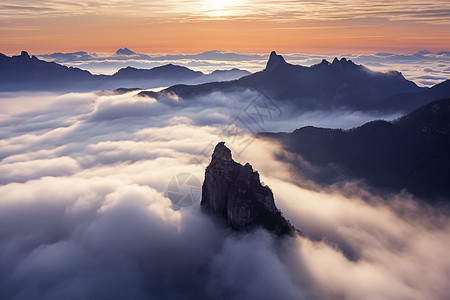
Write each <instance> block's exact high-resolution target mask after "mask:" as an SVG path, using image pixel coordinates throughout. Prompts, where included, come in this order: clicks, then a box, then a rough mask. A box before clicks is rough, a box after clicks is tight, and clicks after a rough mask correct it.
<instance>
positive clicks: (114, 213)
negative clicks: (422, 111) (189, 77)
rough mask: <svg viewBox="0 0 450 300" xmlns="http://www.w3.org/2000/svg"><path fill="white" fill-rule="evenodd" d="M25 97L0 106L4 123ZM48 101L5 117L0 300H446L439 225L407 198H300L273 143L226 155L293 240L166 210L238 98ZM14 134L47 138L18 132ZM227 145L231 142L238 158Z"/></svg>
mask: <svg viewBox="0 0 450 300" xmlns="http://www.w3.org/2000/svg"><path fill="white" fill-rule="evenodd" d="M247 96H248V95H245V97H244V98H245V99H247ZM20 97H24V96H23V95H16V97H14V96H13V95H11V96H10V98H4V99H2V101H3V102H4V103H6V104H7V106H5V107H12V106H8V105H10V104H8V103H13V102H14V101H16V99H18V98H20ZM26 97H29V99H30V100H32V101H35V100H36V101H37V100H39V99H40V97H41V96H40V95H35V97H33V98H32V97H30V96H26ZM233 97H235V98H233ZM45 98H46V99H47V100H48V102H45V103H43V104H42V106H36V107H29V108H28V109H26V110H25V109H21V110H20V111H19V112H18V113H16V112H15V109H13V108H11V109H8V110H5V112H4V118H3V123H2V124H4V125H2V127H1V130H0V132H1V134H2V136H3V137H4V138H2V145H1V149H2V160H1V161H0V175H1V176H0V177H1V179H2V182H1V185H0V298H2V299H62V298H64V299H80V298H83V299H111V298H133V299H148V298H152V299H180V298H185V299H211V298H214V299H254V298H255V297H257V298H259V299H273V298H274V297H281V298H283V299H336V298H339V297H342V298H345V299H370V298H373V299H424V298H427V297H430V298H433V299H446V298H448V295H450V290H449V288H448V284H447V280H446V279H447V278H449V276H450V261H449V260H448V259H447V255H446V251H447V250H448V248H449V247H450V238H449V236H450V235H449V233H450V227H449V225H448V224H449V223H448V217H447V216H445V215H442V214H440V213H439V212H438V211H436V210H435V209H433V208H419V207H418V206H417V205H416V204H415V202H414V199H411V197H410V196H408V195H391V196H389V197H388V198H387V199H385V198H382V197H381V196H376V195H372V194H370V193H369V192H367V191H364V190H362V189H360V188H359V187H358V186H355V185H353V184H352V183H347V185H343V186H334V187H330V188H328V189H324V190H322V191H320V192H317V191H314V189H307V188H305V187H302V186H305V185H303V184H302V182H298V180H299V179H298V178H297V177H296V176H295V174H292V173H291V172H290V170H289V166H288V165H286V164H285V163H283V162H281V161H278V160H277V159H276V158H275V157H276V153H278V152H279V151H281V149H280V148H279V146H278V145H276V144H273V143H268V142H265V141H263V140H252V143H251V144H249V146H248V147H247V148H246V149H245V150H244V151H242V152H241V153H240V154H239V155H237V154H236V153H234V154H233V155H234V158H235V159H236V160H237V161H240V162H242V163H245V162H247V161H248V162H250V163H251V164H252V165H253V166H254V169H256V170H258V171H259V172H260V174H261V179H262V180H263V181H264V182H265V183H266V184H268V185H269V186H270V187H271V188H272V190H273V191H274V194H275V197H276V202H277V205H278V207H279V208H281V209H282V211H283V213H284V215H285V216H286V217H288V219H290V220H291V221H292V222H293V224H295V225H296V226H297V227H298V228H299V229H300V230H302V231H303V232H304V236H303V237H298V238H296V239H286V240H279V239H276V238H275V237H273V236H272V235H270V234H268V233H267V232H265V231H263V230H257V231H253V232H250V233H245V234H240V235H239V234H236V233H232V232H230V230H228V229H226V228H225V227H224V226H223V224H220V223H219V222H216V220H213V219H211V218H209V217H208V216H206V215H204V214H203V213H201V211H200V209H199V207H198V206H193V207H190V208H187V209H181V210H174V209H173V208H172V206H171V201H170V200H169V199H168V198H167V197H166V196H165V192H166V188H167V184H168V182H169V181H170V179H171V178H172V177H173V176H175V175H177V174H179V173H185V172H187V173H192V174H194V175H195V176H196V177H198V178H199V179H200V180H202V179H203V174H204V165H203V164H202V163H204V162H205V161H207V160H208V159H209V156H210V154H211V150H212V149H211V148H210V145H212V146H214V145H215V143H217V142H218V141H219V140H221V139H223V138H224V136H223V127H224V126H226V125H227V124H228V122H229V120H228V119H227V116H228V118H229V119H230V120H232V119H233V118H234V117H236V116H238V115H239V113H241V112H242V109H240V107H242V106H244V105H245V103H243V102H242V101H244V100H243V99H242V98H240V97H238V96H237V95H235V96H232V97H231V98H227V99H223V98H222V97H221V95H216V96H214V97H209V98H208V99H198V102H196V104H195V105H194V104H192V105H190V106H189V107H185V106H183V105H180V106H171V105H168V104H161V103H157V102H154V101H151V100H149V99H145V98H144V99H142V98H136V97H135V96H133V94H127V95H122V96H100V95H95V94H75V95H74V94H68V95H62V96H61V95H45ZM46 103H47V104H46ZM143 107H144V108H145V109H143V113H142V114H140V113H139V114H136V113H135V112H137V111H138V110H139V109H142V108H143ZM233 107H234V109H233ZM119 108H120V109H119ZM122 108H124V110H122ZM115 109H117V110H115ZM46 112H48V114H47V113H46ZM119 112H120V114H119ZM155 112H157V113H155ZM204 114H207V115H208V116H205V115H204ZM209 115H211V116H212V117H210V116H209ZM98 116H102V117H101V118H100V117H98ZM105 116H108V117H105ZM111 116H113V117H111ZM25 118H28V120H30V124H33V123H42V122H44V123H45V124H46V126H44V127H39V126H38V127H37V128H34V127H33V126H22V127H20V129H15V124H17V122H19V121H18V120H24V119H25ZM312 119H313V117H311V120H312ZM35 120H39V121H35ZM50 121H52V122H50ZM20 122H22V121H20ZM285 122H287V121H285ZM293 122H294V124H297V123H296V122H297V121H296V120H295V119H294V121H293ZM285 125H287V124H285ZM285 125H283V126H285ZM268 126H273V127H276V126H278V125H277V124H276V122H274V124H270V123H268ZM291 126H294V125H291ZM225 138H227V137H225ZM235 138H236V139H231V138H229V139H228V140H226V141H227V143H228V145H229V146H234V147H235V148H239V147H238V144H233V143H235V142H237V141H239V139H238V137H235ZM240 138H244V140H246V139H245V138H250V139H252V137H251V136H245V137H240ZM4 149H8V150H4Z"/></svg>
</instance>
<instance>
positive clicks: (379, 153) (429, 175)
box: [261, 98, 450, 200]
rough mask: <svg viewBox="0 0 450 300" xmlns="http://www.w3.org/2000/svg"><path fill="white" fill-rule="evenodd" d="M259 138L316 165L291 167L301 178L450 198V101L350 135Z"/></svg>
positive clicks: (329, 132) (310, 130)
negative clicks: (362, 182) (359, 183)
mask: <svg viewBox="0 0 450 300" xmlns="http://www.w3.org/2000/svg"><path fill="white" fill-rule="evenodd" d="M261 137H266V138H270V139H276V140H278V141H280V142H281V143H282V144H283V145H284V146H285V147H286V149H287V150H289V151H291V152H293V153H297V154H300V155H301V156H302V157H303V158H304V159H305V160H306V161H307V162H309V163H311V164H313V165H314V166H316V167H317V169H315V170H314V168H312V169H313V171H311V169H310V170H307V169H308V168H307V167H306V165H305V164H303V163H301V161H296V162H293V163H294V165H296V166H297V167H298V170H299V171H300V173H303V175H306V176H308V177H309V178H311V179H313V180H315V181H317V182H319V183H322V184H332V183H336V182H339V181H342V180H347V179H349V178H352V179H363V180H365V181H366V182H367V183H369V184H370V185H372V186H374V187H377V188H382V189H385V190H387V191H395V192H399V191H401V190H402V189H406V190H407V191H409V192H411V193H413V194H415V195H417V196H420V197H424V198H426V199H430V200H439V199H447V200H449V199H450V188H449V187H450V177H449V175H448V174H450V98H445V99H440V100H436V101H433V102H431V103H429V104H426V105H424V106H422V107H420V108H419V109H417V110H415V111H413V112H411V113H409V114H407V115H406V116H404V117H402V118H400V119H397V120H395V121H392V122H387V121H373V122H369V123H366V124H364V125H362V126H360V127H357V128H353V129H350V130H341V129H325V128H315V127H311V126H308V127H304V128H300V129H297V130H295V131H294V132H292V133H263V134H261ZM291 158H292V157H291ZM291 158H287V157H284V159H287V160H289V161H291V162H292V160H291ZM308 172H309V173H308Z"/></svg>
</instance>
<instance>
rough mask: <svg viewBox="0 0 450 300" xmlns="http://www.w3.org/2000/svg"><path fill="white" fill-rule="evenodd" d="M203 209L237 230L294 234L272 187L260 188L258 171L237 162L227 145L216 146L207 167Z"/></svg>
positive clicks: (248, 165) (222, 143) (261, 186)
mask: <svg viewBox="0 0 450 300" xmlns="http://www.w3.org/2000/svg"><path fill="white" fill-rule="evenodd" d="M201 207H202V208H203V210H204V211H206V212H207V213H209V214H212V215H217V216H220V217H223V218H224V219H226V220H227V222H228V225H229V226H230V227H231V228H233V229H236V230H245V229H250V228H253V227H255V226H262V227H264V228H266V229H268V230H270V231H272V232H274V233H276V234H279V235H284V234H292V233H293V232H294V231H295V228H294V227H293V226H292V225H291V224H290V223H289V221H287V220H286V219H285V218H284V217H283V216H282V214H281V212H280V211H279V210H278V209H277V207H276V206H275V202H274V198H273V194H272V191H271V190H270V188H269V187H267V186H263V185H261V182H260V179H259V174H258V172H255V171H253V168H252V166H251V165H250V164H249V163H247V164H245V166H243V165H241V164H239V163H237V162H235V161H234V160H233V159H232V157H231V151H230V149H228V148H227V147H226V146H225V143H224V142H220V143H218V144H217V146H216V148H215V149H214V153H213V155H212V159H211V163H210V164H209V166H208V167H206V173H205V181H204V182H203V187H202V202H201Z"/></svg>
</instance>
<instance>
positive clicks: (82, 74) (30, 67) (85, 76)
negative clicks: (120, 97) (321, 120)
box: [0, 48, 250, 91]
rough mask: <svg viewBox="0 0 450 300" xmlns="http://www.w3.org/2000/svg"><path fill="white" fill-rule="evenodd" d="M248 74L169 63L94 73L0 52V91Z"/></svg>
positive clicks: (84, 87) (108, 86) (164, 83)
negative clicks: (105, 73) (198, 68)
mask: <svg viewBox="0 0 450 300" xmlns="http://www.w3.org/2000/svg"><path fill="white" fill-rule="evenodd" d="M120 50H122V51H120ZM127 50H129V49H127V48H125V49H119V51H118V52H120V53H121V55H129V54H124V53H130V52H129V51H127ZM131 52H132V51H131ZM80 55H81V54H80ZM130 55H131V54H130ZM248 74H250V73H249V72H247V71H243V70H238V69H232V70H219V71H216V72H213V73H211V74H204V73H202V72H198V71H193V70H191V69H188V68H186V67H182V66H176V65H173V64H168V65H164V66H159V67H155V68H152V69H137V68H132V67H127V68H123V69H120V70H119V71H118V72H116V73H115V74H113V75H93V74H91V73H90V72H88V71H85V70H81V69H79V68H74V67H67V66H63V65H60V64H57V63H54V62H46V61H43V60H40V59H38V58H37V57H36V56H30V55H29V54H28V53H27V52H25V51H22V53H21V54H20V55H18V56H12V57H9V56H6V55H4V54H1V53H0V91H20V90H37V91H92V90H98V89H117V88H137V87H138V88H143V89H147V88H155V87H161V86H171V85H174V84H177V83H191V84H195V83H204V82H209V81H218V80H229V79H235V78H239V77H242V76H245V75H248Z"/></svg>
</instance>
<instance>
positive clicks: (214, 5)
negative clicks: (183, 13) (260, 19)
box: [203, 0, 244, 17]
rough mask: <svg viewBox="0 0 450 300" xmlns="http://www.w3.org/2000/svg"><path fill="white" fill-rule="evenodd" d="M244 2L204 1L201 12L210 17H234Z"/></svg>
mask: <svg viewBox="0 0 450 300" xmlns="http://www.w3.org/2000/svg"><path fill="white" fill-rule="evenodd" d="M243 2H244V0H227V1H220V0H205V1H204V2H203V12H204V13H205V14H206V15H207V16H210V17H227V16H235V15H239V14H240V13H241V8H242V7H241V6H242V4H243Z"/></svg>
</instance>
